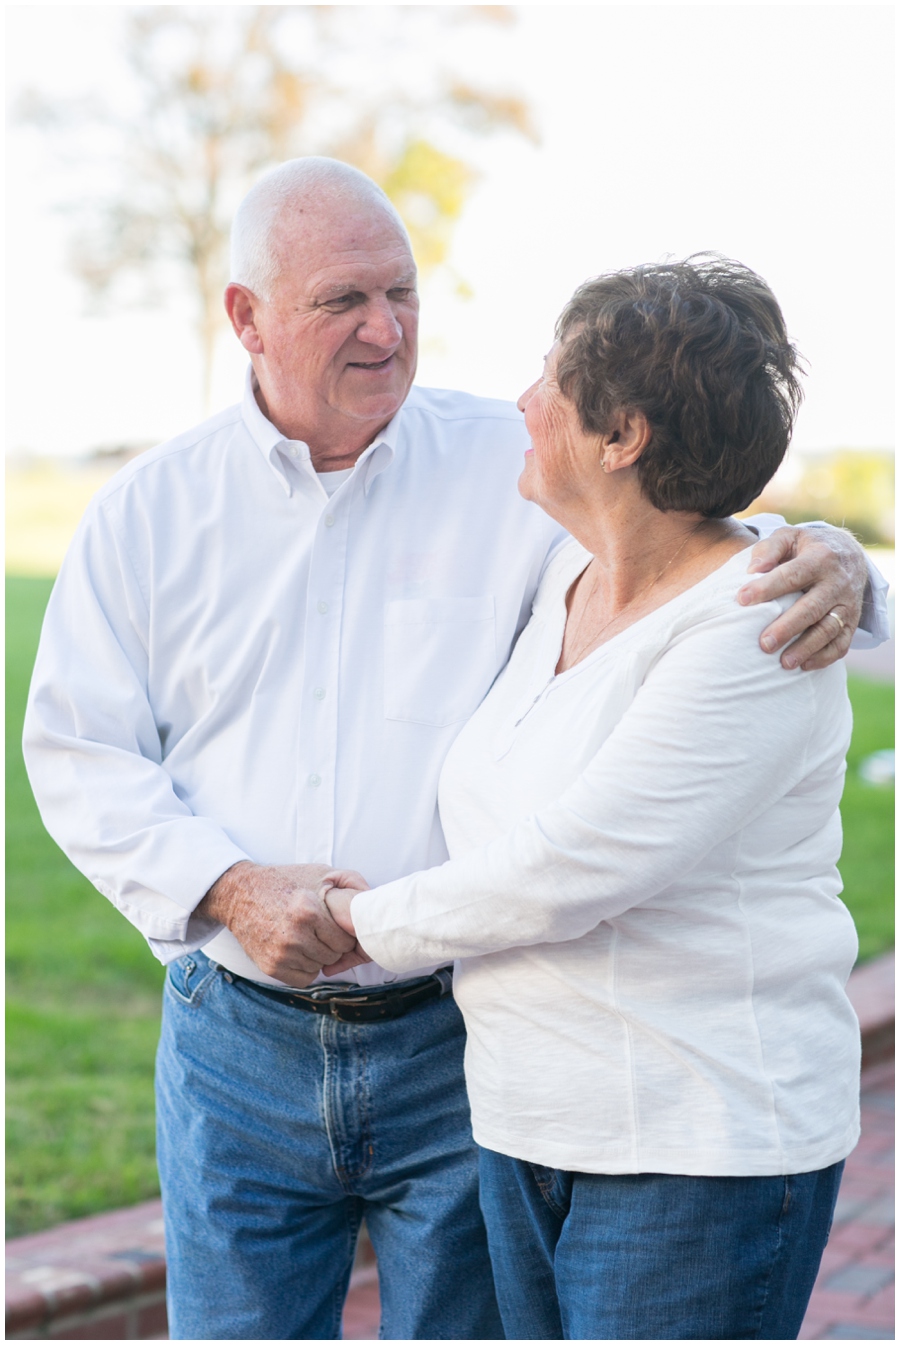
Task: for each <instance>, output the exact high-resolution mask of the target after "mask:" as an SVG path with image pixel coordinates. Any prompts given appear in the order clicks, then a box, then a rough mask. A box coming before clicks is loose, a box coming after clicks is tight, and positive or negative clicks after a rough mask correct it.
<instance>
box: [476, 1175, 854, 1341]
mask: <svg viewBox="0 0 900 1345" xmlns="http://www.w3.org/2000/svg"><path fill="white" fill-rule="evenodd" d="M479 1166H480V1174H481V1205H482V1209H483V1211H484V1216H485V1222H486V1223H487V1229H488V1242H489V1245H490V1249H491V1260H492V1262H493V1265H494V1282H495V1284H496V1288H497V1297H498V1299H499V1302H500V1313H501V1316H502V1318H503V1326H504V1329H505V1331H506V1335H507V1338H508V1339H510V1340H513V1339H516V1340H794V1339H795V1338H796V1336H797V1334H798V1332H799V1330H800V1326H801V1323H802V1321H803V1315H804V1313H805V1312H806V1306H807V1303H808V1302H809V1296H810V1294H811V1293H812V1288H813V1284H814V1283H815V1278H816V1274H817V1272H818V1269H819V1262H820V1260H821V1257H822V1252H823V1250H824V1248H825V1243H826V1242H827V1240H828V1233H829V1230H830V1228H831V1219H832V1215H833V1213H834V1205H835V1201H836V1200H837V1193H838V1187H839V1186H840V1182H841V1173H842V1172H843V1167H844V1165H843V1163H835V1164H834V1166H833V1167H829V1168H825V1169H823V1170H822V1171H821V1172H803V1173H800V1174H799V1175H796V1176H789V1177H680V1176H668V1175H665V1174H661V1173H652V1172H651V1173H638V1174H629V1175H625V1176H605V1175H597V1174H592V1173H581V1172H562V1171H559V1170H558V1169H555V1168H546V1167H540V1166H539V1165H538V1164H535V1163H525V1162H522V1161H521V1160H519V1159H516V1158H508V1157H506V1156H505V1155H503V1154H498V1153H494V1152H493V1151H491V1150H489V1149H481V1150H480V1151H479Z"/></svg>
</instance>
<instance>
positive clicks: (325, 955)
mask: <svg viewBox="0 0 900 1345" xmlns="http://www.w3.org/2000/svg"><path fill="white" fill-rule="evenodd" d="M332 872H334V871H333V870H331V869H330V868H329V866H328V865H327V864H273V865H264V864H251V863H250V862H249V861H243V862H241V863H240V864H234V865H232V867H231V868H230V869H228V870H226V872H225V873H223V874H222V876H221V878H219V879H218V880H217V881H216V882H215V883H213V885H212V887H211V888H210V889H209V891H208V892H207V894H206V896H205V897H204V898H203V900H202V901H201V902H200V904H199V905H198V907H197V914H198V915H205V916H207V917H208V918H209V919H211V920H217V921H218V922H219V923H220V924H222V925H226V926H227V927H228V929H230V930H231V932H232V934H233V935H234V936H235V938H236V939H237V941H238V943H239V944H240V945H241V947H242V948H243V949H244V951H245V952H246V953H247V954H248V956H249V957H251V958H252V959H253V961H254V962H255V963H256V965H257V966H258V967H259V969H260V971H263V972H265V974H266V975H267V976H273V977H274V978H275V979H276V980H278V981H284V982H285V984H286V985H294V986H297V988H298V989H302V988H303V987H304V986H307V985H309V984H310V983H311V982H312V981H314V980H315V978H316V977H317V976H318V974H319V972H320V971H321V969H322V967H323V966H329V967H330V968H331V969H332V971H334V970H341V971H343V970H346V968H348V967H355V966H357V965H358V964H359V963H361V962H368V961H369V960H370V959H369V958H368V957H366V955H365V953H362V952H358V951H356V938H355V936H354V935H352V934H347V933H345V932H344V930H342V929H341V928H340V927H339V926H338V925H337V924H335V922H334V920H333V919H332V916H331V914H330V912H329V910H328V907H327V906H326V905H325V892H326V891H327V890H328V887H329V886H330V884H328V883H326V881H325V879H326V875H327V874H329V873H332Z"/></svg>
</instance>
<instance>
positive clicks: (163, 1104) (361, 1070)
mask: <svg viewBox="0 0 900 1345" xmlns="http://www.w3.org/2000/svg"><path fill="white" fill-rule="evenodd" d="M464 1038H465V1033H464V1028H463V1023H462V1018H461V1015H460V1013H459V1010H458V1009H457V1007H456V1005H455V1004H454V1002H453V998H452V996H451V995H445V996H444V997H443V998H441V999H434V1000H431V1001H429V1002H427V1003H425V1004H422V1005H420V1006H419V1007H417V1008H415V1009H413V1010H412V1011H411V1012H410V1013H408V1014H407V1015H406V1016H405V1017H403V1018H398V1019H395V1020H393V1021H391V1022H377V1023H342V1022H339V1021H338V1020H337V1019H335V1018H332V1017H330V1016H328V1015H319V1014H313V1013H307V1012H305V1011H303V1010H301V1009H296V1008H294V1007H293V1006H291V1005H288V1004H284V1005H281V1004H279V1003H276V1002H274V1001H273V1000H272V999H270V998H267V997H266V996H265V995H261V994H260V993H259V992H258V991H257V990H256V989H255V988H254V987H252V986H250V985H248V984H246V983H242V982H239V981H231V982H230V981H229V980H228V979H227V978H226V975H225V973H224V972H223V971H222V970H221V969H220V968H219V967H218V966H217V964H215V963H213V962H210V961H209V959H208V958H206V957H205V956H204V955H203V954H202V953H193V954H191V955H190V956H188V957H183V958H180V959H179V960H178V961H177V962H176V963H174V964H173V965H172V966H171V967H170V969H169V974H168V976H167V978H166V988H165V993H164V1008H163V1027H162V1038H161V1041H160V1046H159V1055H158V1058H157V1111H158V1156H159V1169H160V1178H161V1182H162V1192H163V1206H164V1213H165V1223H166V1254H167V1260H168V1275H169V1314H170V1315H169V1326H170V1331H171V1336H172V1338H173V1339H176V1340H196V1339H201V1340H202V1339H212V1340H333V1339H337V1338H339V1337H340V1333H341V1311H342V1308H343V1304H344V1298H345V1296H346V1292H347V1285H348V1282H349V1279H350V1270H351V1266H352V1264H353V1255H354V1249H355V1246H356V1238H357V1233H358V1232H359V1226H360V1222H361V1220H362V1219H363V1217H365V1220H366V1224H367V1226H368V1229H369V1234H370V1236H371V1239H372V1243H373V1245H374V1247H375V1251H376V1254H377V1256H378V1273H379V1279H380V1285H381V1301H382V1330H381V1334H382V1338H386V1339H402V1340H417V1339H454V1338H456V1339H458V1338H463V1339H465V1338H479V1337H481V1338H487V1339H498V1338H499V1339H502V1335H503V1333H502V1327H501V1325H500V1318H499V1315H498V1312H497V1305H496V1300H495V1297H494V1289H493V1280H492V1276H491V1267H490V1260H489V1257H488V1252H487V1242H486V1238H485V1231H484V1224H483V1222H482V1218H481V1213H480V1211H479V1208H478V1186H477V1155H476V1150H475V1146H474V1143H473V1141H472V1132H471V1127H470V1122H469V1108H468V1101H467V1098H466V1092H465V1083H464V1080H463V1068H462V1058H463V1046H464Z"/></svg>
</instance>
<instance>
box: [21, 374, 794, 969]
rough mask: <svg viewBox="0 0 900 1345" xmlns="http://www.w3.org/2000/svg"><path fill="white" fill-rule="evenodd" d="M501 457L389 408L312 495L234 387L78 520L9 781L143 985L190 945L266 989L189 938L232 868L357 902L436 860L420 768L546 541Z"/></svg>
mask: <svg viewBox="0 0 900 1345" xmlns="http://www.w3.org/2000/svg"><path fill="white" fill-rule="evenodd" d="M527 447H528V438H527V435H526V432H525V428H524V425H523V422H522V418H521V416H520V415H519V413H518V412H517V411H516V410H515V408H514V407H513V406H511V405H510V404H509V403H506V402H498V401H488V400H484V399H482V398H476V397H470V396H467V395H465V394H463V393H458V392H444V391H435V390H427V389H413V391H412V392H411V394H410V396H409V397H408V399H407V401H406V402H405V404H404V406H403V407H402V409H401V410H400V411H399V412H398V414H397V415H396V416H395V417H394V419H393V420H392V421H391V422H390V424H389V425H388V426H387V427H386V429H385V430H384V432H383V433H382V434H381V435H379V436H378V438H377V439H376V440H375V441H374V442H373V443H372V444H371V445H370V446H369V447H368V448H367V449H366V451H365V452H364V453H363V454H362V456H361V457H360V458H359V460H358V462H357V463H356V465H355V467H354V469H353V470H352V472H351V473H350V474H349V476H348V478H347V479H346V480H345V481H343V482H342V483H341V484H340V485H339V486H338V488H337V489H336V490H335V491H334V493H333V494H332V495H331V496H330V497H329V496H328V494H327V493H326V489H325V487H324V486H323V484H322V482H320V481H319V479H318V477H317V475H316V473H315V471H314V470H313V466H312V463H311V461H310V456H309V449H308V447H307V445H306V444H304V443H299V442H292V441H289V440H286V439H285V438H284V437H283V436H282V435H281V434H280V433H279V431H278V430H277V429H276V428H275V426H274V425H272V424H271V422H270V421H268V420H267V419H266V418H265V416H263V414H262V412H261V411H260V410H259V407H258V405H257V403H256V400H255V398H254V396H253V393H252V390H251V386H250V382H249V379H248V384H247V390H246V392H245V396H244V400H243V403H242V404H241V405H240V406H235V407H232V408H231V409H230V410H228V411H224V412H222V413H221V414H220V415H218V416H214V417H213V418H212V419H211V420H208V421H206V422H205V423H204V424H203V425H201V426H199V427H198V428H196V429H194V430H191V431H188V432H187V433H186V434H183V435H181V436H179V437H178V438H177V439H174V440H172V441H171V442H170V443H167V444H163V445H162V446H161V447H159V448H156V449H153V450H151V451H150V452H148V453H144V454H142V455H141V456H140V457H139V458H137V459H136V460H135V461H134V462H132V463H130V464H129V465H128V466H127V467H126V468H124V470H123V471H121V472H120V473H119V474H118V475H117V476H116V477H114V478H113V480H112V481H110V482H109V483H108V485H107V486H105V487H104V488H103V489H102V490H101V491H100V492H99V494H98V495H97V496H96V497H95V498H94V500H93V501H92V503H91V505H90V507H89V508H88V510H87V512H86V514H85V516H84V519H83V520H82V523H81V525H80V527H79V529H78V532H77V534H76V537H75V539H74V541H73V543H72V546H71V548H70V551H69V554H68V555H67V557H66V560H65V562H64V564H63V567H62V569H61V571H60V575H59V578H58V580H57V583H56V586H55V588H54V590H53V594H52V596H51V599H50V603H49V605H48V608H47V615H46V619H45V622H44V629H43V633H42V636H41V644H40V648H39V651H38V657H37V662H36V666H35V672H34V678H33V682H32V690H31V697H30V701H29V708H28V713H27V717H26V726H25V758H26V764H27V766H28V771H29V776H30V779H31V783H32V787H33V789H34V793H35V797H36V799H37V801H38V805H39V807H40V809H41V814H42V816H43V819H44V822H45V824H46V826H47V829H48V831H49V832H50V834H51V835H52V836H53V838H54V839H55V840H56V841H57V843H58V844H59V845H60V846H61V847H62V849H63V850H64V851H65V852H66V854H67V855H68V856H69V858H70V859H71V860H72V862H73V863H74V864H75V865H76V866H77V867H78V868H79V869H80V870H81V871H82V872H83V873H84V874H85V875H86V876H87V877H88V878H89V879H90V881H91V882H92V883H93V884H94V885H95V886H96V887H97V888H98V889H99V891H100V892H102V893H103V894H104V895H105V896H107V897H108V898H109V899H110V900H111V901H112V902H113V903H114V904H115V905H116V906H117V907H118V909H119V910H121V911H122V913H123V914H124V915H125V916H127V918H128V919H129V920H131V921H132V923H133V924H135V925H136V926H137V928H138V929H140V930H141V931H142V933H143V934H144V935H145V936H146V937H147V939H148V941H149V943H150V946H151V948H152V949H153V951H154V953H155V954H156V956H157V957H158V958H159V959H160V960H161V961H162V962H169V961H171V960H172V959H174V958H175V957H178V956H180V955H181V954H182V953H184V952H190V951H192V950H193V949H195V948H198V947H201V946H202V947H203V948H204V950H205V951H206V952H207V953H208V954H209V956H210V957H212V958H214V959H215V960H216V961H218V962H220V963H222V964H223V965H224V966H226V967H228V968H230V969H231V970H232V971H236V972H238V973H239V974H241V975H245V976H250V977H253V978H255V979H257V980H260V981H270V978H268V977H266V976H264V975H263V973H262V972H261V971H260V970H259V969H258V968H257V967H256V965H255V964H254V963H253V962H252V961H251V960H250V959H249V958H248V957H247V955H246V953H245V952H244V950H243V949H242V948H241V946H240V944H239V943H238V942H237V940H236V939H235V938H234V937H233V935H231V934H230V933H229V932H228V931H227V930H225V929H223V928H222V927H221V926H219V925H216V924H213V923H212V922H210V921H208V920H204V919H203V918H201V917H197V916H192V912H193V909H194V907H195V906H196V905H197V903H198V902H199V901H200V900H201V898H202V897H203V895H204V894H205V893H206V891H207V890H208V889H209V887H210V886H211V885H212V883H213V882H214V881H215V880H216V878H218V877H219V876H220V874H222V873H223V872H224V871H225V869H227V868H229V867H230V866H231V865H232V864H234V863H237V862H238V861H239V860H242V859H251V860H254V861H256V862H258V863H266V864H291V863H314V862H322V863H326V864H332V863H334V864H339V865H341V866H345V867H350V868H355V869H358V870H359V871H360V872H361V873H362V874H363V875H364V876H365V877H366V879H367V880H368V881H369V882H370V883H372V884H373V885H375V884H379V883H386V882H390V881H392V880H393V879H395V878H399V877H402V876H404V875H406V874H408V873H412V872H415V871H416V870H418V869H423V868H427V867H429V866H430V865H433V864H440V863H442V862H443V860H445V859H446V857H447V850H446V846H445V843H444V837H443V833H442V831H441V825H440V820H439V818H438V813H437V784H438V775H439V773H440V769H441V765H442V763H443V760H444V757H445V756H446V754H447V751H448V749H449V747H450V744H451V743H452V742H453V739H454V738H455V737H456V734H457V733H458V732H459V729H460V728H461V726H462V725H463V723H464V722H465V721H466V719H467V718H468V717H469V715H470V714H471V713H472V711H473V710H474V709H475V707H476V706H477V705H478V703H479V702H480V701H481V699H482V697H483V696H484V694H485V692H486V691H487V689H488V687H489V686H490V685H491V683H492V682H493V680H494V678H495V676H496V674H497V673H498V672H499V670H500V669H501V668H502V667H503V666H504V664H505V663H506V661H507V658H508V657H509V652H510V650H511V648H512V645H513V643H514V641H515V639H516V636H517V635H518V633H519V631H520V630H521V629H522V627H523V626H524V625H525V623H526V621H527V620H528V617H529V614H530V609H531V602H532V598H533V597H534V593H535V591H536V589H537V584H538V579H539V577H540V575H541V572H542V570H543V567H544V564H545V562H546V560H547V557H548V556H549V554H550V553H551V551H553V550H554V548H555V547H556V546H557V545H558V543H559V542H560V540H561V539H562V533H561V530H560V529H559V527H558V526H557V525H556V524H555V523H553V522H552V520H550V519H549V518H548V517H547V516H546V515H545V514H543V513H542V512H541V510H539V509H538V508H537V507H536V506H534V505H532V504H529V503H527V502H526V501H524V500H522V499H521V497H520V496H519V494H518V492H517V490H516V480H517V478H518V475H519V472H520V470H521V467H522V454H523V451H524V449H525V448H527ZM331 484H333V483H329V485H331ZM754 522H755V523H756V522H760V520H754ZM779 522H781V520H779V519H774V518H771V517H768V518H767V519H765V520H764V524H765V526H763V527H761V529H760V530H761V531H765V530H766V528H767V527H768V526H775V525H777V523H779ZM421 970H426V969H425V968H422V969H421ZM341 979H345V980H349V981H357V982H359V983H360V984H377V983H379V982H381V981H391V980H394V979H396V977H395V975H394V974H393V973H390V972H386V971H384V970H383V969H381V968H380V967H377V966H374V965H367V966H364V967H360V968H356V969H354V970H353V971H351V972H348V973H346V974H345V976H344V977H342V978H341ZM272 983H273V984H278V983H277V982H272Z"/></svg>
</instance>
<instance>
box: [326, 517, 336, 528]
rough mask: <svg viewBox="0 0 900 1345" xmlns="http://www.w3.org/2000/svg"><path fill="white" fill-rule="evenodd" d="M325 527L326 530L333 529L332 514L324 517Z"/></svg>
mask: <svg viewBox="0 0 900 1345" xmlns="http://www.w3.org/2000/svg"><path fill="white" fill-rule="evenodd" d="M325 527H326V528H333V527H334V514H326V515H325Z"/></svg>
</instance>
